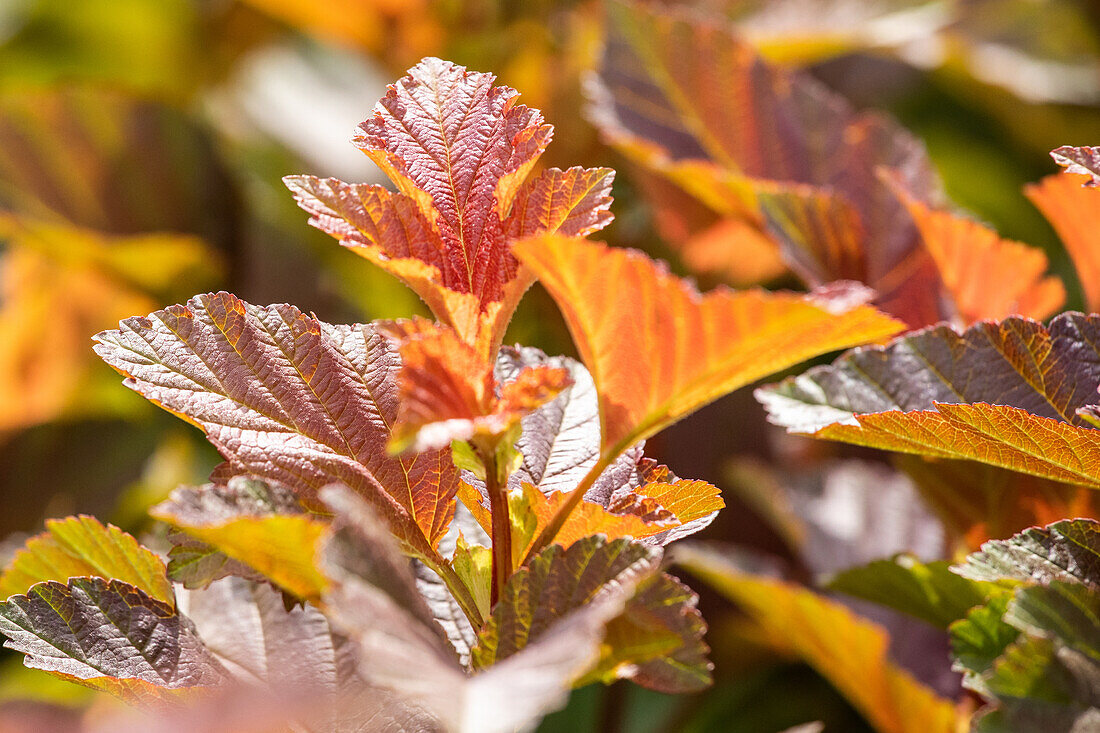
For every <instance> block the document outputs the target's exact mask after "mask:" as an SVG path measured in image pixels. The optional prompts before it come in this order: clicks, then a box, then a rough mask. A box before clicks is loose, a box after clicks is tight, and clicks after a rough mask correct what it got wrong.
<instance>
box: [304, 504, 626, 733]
mask: <svg viewBox="0 0 1100 733" xmlns="http://www.w3.org/2000/svg"><path fill="white" fill-rule="evenodd" d="M326 497H327V498H328V499H329V500H333V499H335V500H336V501H339V502H343V505H342V507H337V512H338V516H343V517H344V519H342V520H341V521H343V522H346V524H345V525H344V528H343V529H342V530H341V531H340V532H338V533H336V534H335V535H334V536H333V541H332V542H331V543H330V544H328V545H326V546H325V547H324V548H323V550H322V555H321V557H322V565H323V567H324V568H325V569H326V573H328V574H329V576H330V577H332V578H333V580H334V584H333V586H332V588H331V589H330V591H329V592H328V593H327V594H326V597H325V607H326V613H327V615H328V617H329V618H330V619H331V620H332V621H333V623H335V624H336V625H337V626H338V627H339V628H341V629H342V630H343V631H344V632H345V633H347V634H348V635H349V636H350V638H352V639H353V640H354V641H356V643H357V644H358V645H359V646H360V649H361V656H360V660H361V662H360V667H359V670H360V673H361V674H362V675H363V677H364V678H365V679H367V680H368V681H371V682H373V683H374V684H378V685H380V686H383V687H387V688H390V689H395V690H398V691H399V692H400V693H401V694H402V696H403V697H404V698H406V699H407V700H411V701H413V702H416V703H418V704H422V705H424V706H425V707H427V708H428V709H430V710H431V711H433V712H434V713H435V714H436V715H437V717H438V718H439V720H440V721H442V722H443V724H444V727H446V729H447V730H451V731H457V732H458V733H475V732H480V731H487V732H489V733H510V732H511V731H513V730H516V729H517V728H522V727H524V726H526V725H529V724H530V723H532V722H533V721H536V720H538V718H539V717H541V716H542V715H543V714H545V713H546V712H548V711H550V710H553V709H555V708H557V707H560V706H561V705H563V704H564V703H565V700H566V698H567V696H568V689H569V687H570V685H571V684H572V682H573V681H574V680H576V679H578V678H580V677H581V676H582V675H583V674H584V673H585V672H586V671H587V670H588V669H590V668H591V667H592V665H593V664H595V662H596V661H597V660H598V659H599V654H600V640H601V639H602V638H603V630H604V626H605V625H606V624H607V622H608V621H610V620H611V619H612V618H613V617H615V616H616V615H618V614H619V613H620V612H621V611H622V609H623V606H624V604H625V603H626V601H627V599H628V598H629V597H630V596H631V595H632V594H633V592H634V587H635V586H634V583H633V582H627V583H624V584H622V585H615V586H614V587H609V588H608V589H607V592H605V593H603V594H601V595H600V597H598V598H596V599H595V600H594V601H592V602H590V603H588V604H586V605H584V606H583V607H582V608H580V609H579V610H577V611H576V612H574V613H572V614H569V615H568V616H567V617H565V618H564V619H561V620H559V621H557V622H556V623H554V624H553V625H551V626H550V627H549V628H548V629H547V630H546V633H545V635H544V637H543V638H541V639H539V640H537V641H534V642H533V643H531V644H529V645H527V646H526V647H525V648H524V649H523V650H521V651H519V652H518V653H516V654H513V655H512V656H510V657H509V658H508V659H506V660H504V661H502V662H499V663H498V664H495V665H493V666H492V667H490V668H489V669H487V670H484V671H482V672H480V673H478V674H474V675H472V676H468V675H467V674H466V672H465V670H463V669H462V668H461V667H460V666H459V665H458V662H457V660H456V659H455V657H454V652H453V650H451V649H449V648H448V646H447V645H446V642H445V641H443V639H442V635H441V633H440V630H439V628H438V627H436V626H434V622H433V621H431V619H430V615H428V614H427V609H426V608H423V607H419V608H418V605H422V601H421V602H420V604H416V603H415V601H411V599H414V598H418V595H417V590H416V586H415V584H414V583H413V581H412V579H411V577H410V576H409V575H408V574H407V572H405V571H403V570H402V567H403V565H402V562H403V559H402V558H401V557H400V556H399V555H398V554H397V552H396V548H395V547H394V546H393V544H392V540H391V539H390V537H389V536H388V535H387V534H386V533H385V532H382V531H378V530H377V529H376V528H374V529H372V526H374V525H376V524H377V520H372V519H371V517H370V514H369V507H366V506H364V505H363V504H362V501H361V500H358V499H356V498H355V497H354V496H353V495H349V494H343V495H339V494H333V493H331V492H329V493H328V494H326ZM372 523H373V525H372ZM349 543H350V544H349ZM353 563H354V564H353ZM440 690H447V693H448V694H446V695H440V694H439V691H440Z"/></svg>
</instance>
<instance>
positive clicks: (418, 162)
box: [286, 58, 613, 356]
mask: <svg viewBox="0 0 1100 733" xmlns="http://www.w3.org/2000/svg"><path fill="white" fill-rule="evenodd" d="M493 81H494V77H493V76H492V75H491V74H482V73H476V72H469V71H467V70H466V69H465V68H463V67H461V66H456V65H455V64H452V63H450V62H446V61H441V60H439V59H435V58H427V59H424V60H423V61H421V62H420V63H419V64H418V65H416V66H415V67H413V68H412V69H410V70H409V73H408V75H407V76H405V77H404V78H402V79H401V80H399V81H398V82H397V83H396V84H394V85H391V86H390V88H389V91H388V92H387V94H386V96H385V97H383V99H382V100H381V101H380V102H379V103H378V105H377V106H376V107H375V110H374V115H373V116H372V117H371V118H370V119H368V120H367V121H366V122H364V123H363V124H362V125H361V126H360V127H361V128H362V132H361V134H360V135H359V136H358V137H356V139H355V143H356V144H357V145H358V146H359V147H360V148H361V149H362V150H363V151H364V152H365V153H366V154H367V155H368V156H369V157H370V158H371V160H373V161H374V162H375V163H377V164H378V166H379V167H380V168H382V170H383V171H384V172H385V173H386V175H387V176H389V177H390V179H391V180H392V181H393V182H394V184H395V185H396V186H397V189H398V192H397V193H390V192H388V191H386V190H385V189H384V188H382V187H380V186H370V185H364V184H347V183H344V182H343V181H339V180H336V179H333V178H329V179H324V180H322V179H318V178H315V177H313V176H290V177H288V178H287V179H286V183H287V185H288V186H289V187H290V189H291V190H292V191H293V192H294V195H295V198H296V199H297V200H298V203H299V205H300V206H302V208H304V209H305V210H306V211H308V212H309V213H310V214H311V216H312V218H311V219H310V223H312V224H313V225H314V226H316V227H318V228H320V229H322V230H324V231H326V232H328V233H330V234H332V235H333V236H335V237H336V238H338V239H340V240H341V241H342V242H343V243H344V244H345V245H347V246H349V247H351V248H352V249H353V250H354V251H355V252H357V253H358V254H361V255H363V256H364V257H366V258H368V259H370V260H371V261H372V262H375V263H376V264H378V265H379V266H380V267H383V268H384V269H386V270H388V271H389V272H391V273H393V274H394V275H396V276H397V277H399V278H401V279H402V280H403V281H404V282H405V283H406V284H408V285H409V287H411V288H412V289H413V290H414V291H416V293H417V294H418V295H420V297H421V298H423V299H424V301H425V302H426V303H427V304H428V306H429V307H430V308H431V309H432V311H433V313H435V315H436V317H437V318H439V319H440V321H442V322H443V323H445V324H447V325H449V326H451V327H453V328H454V329H455V330H456V331H457V332H458V333H459V335H460V336H461V337H462V338H463V339H464V340H465V341H466V342H467V343H469V344H471V345H474V346H475V347H476V348H477V350H478V351H479V353H481V354H482V355H483V356H488V355H491V354H492V353H494V351H495V347H496V346H497V345H499V343H500V339H501V337H502V336H503V333H504V327H505V326H506V325H507V322H508V320H509V318H510V317H511V314H512V311H513V310H514V308H515V305H516V302H517V301H518V299H519V296H520V295H522V293H523V291H524V290H526V289H527V287H528V286H529V285H530V284H531V278H530V276H529V275H528V274H526V273H524V272H523V271H522V270H521V268H520V267H519V263H518V262H517V261H516V259H515V257H514V256H513V255H512V253H511V251H510V243H511V241H512V240H513V239H515V238H516V237H521V236H525V235H527V234H531V233H534V232H539V231H562V232H564V233H567V234H576V235H585V234H588V233H590V232H593V231H596V230H598V229H600V228H602V227H604V226H606V225H607V223H608V222H609V221H610V220H611V216H610V214H609V213H608V212H607V209H608V206H609V205H610V203H611V199H610V196H609V195H608V194H609V192H610V187H611V180H612V177H613V174H612V172H611V171H609V170H607V169H593V170H585V169H581V168H570V169H569V170H567V171H561V170H558V169H550V170H547V171H545V172H543V173H542V174H541V175H539V176H538V177H535V178H532V179H530V180H525V179H527V178H528V175H529V174H530V173H531V170H532V168H533V167H534V165H535V162H536V161H537V159H538V157H539V156H540V155H541V154H542V151H543V150H544V149H545V147H546V145H547V144H548V143H549V141H550V137H551V134H552V130H553V128H552V127H551V126H550V125H547V124H545V123H544V122H543V119H542V115H541V114H539V112H538V111H536V110H532V109H528V108H527V107H526V106H524V105H517V104H515V97H516V92H515V90H513V89H510V88H508V87H495V86H493Z"/></svg>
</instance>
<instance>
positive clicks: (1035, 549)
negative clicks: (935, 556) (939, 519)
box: [956, 519, 1100, 588]
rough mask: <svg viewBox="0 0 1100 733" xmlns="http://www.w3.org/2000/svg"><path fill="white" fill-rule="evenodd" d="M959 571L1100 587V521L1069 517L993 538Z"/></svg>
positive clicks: (987, 577)
mask: <svg viewBox="0 0 1100 733" xmlns="http://www.w3.org/2000/svg"><path fill="white" fill-rule="evenodd" d="M956 572H958V573H959V574H960V575H963V576H964V577H967V578H971V579H973V580H984V581H996V580H1017V581H1022V582H1029V583H1047V582H1050V581H1052V580H1064V581H1073V582H1078V583H1083V584H1085V585H1089V586H1092V587H1094V588H1100V523H1097V522H1095V521H1093V520H1089V519H1076V520H1065V521H1062V522H1055V523H1054V524H1051V525H1049V526H1047V527H1033V528H1031V529H1027V530H1024V531H1023V532H1021V533H1019V534H1017V535H1015V536H1013V537H1012V538H1010V539H1007V540H990V541H989V542H986V543H985V544H984V545H982V549H981V551H980V552H975V553H973V554H971V555H970V556H969V557H967V559H966V562H965V563H964V564H962V565H960V566H959V567H957V568H956Z"/></svg>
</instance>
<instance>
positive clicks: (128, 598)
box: [0, 578, 226, 697]
mask: <svg viewBox="0 0 1100 733" xmlns="http://www.w3.org/2000/svg"><path fill="white" fill-rule="evenodd" d="M0 631H2V632H3V633H4V634H5V635H7V636H8V637H9V641H8V642H7V645H8V646H9V647H11V648H13V649H15V650H16V651H19V652H22V653H23V654H26V655H27V657H26V659H25V660H24V664H26V665H27V666H28V667H33V668H35V669H42V670H45V671H47V672H52V673H55V674H61V675H64V676H65V677H66V678H68V679H72V680H74V681H79V682H81V683H85V684H88V685H89V686H93V687H100V688H101V689H107V690H108V691H110V692H114V693H116V694H122V695H124V696H127V697H128V696H130V695H129V694H127V693H128V689H127V688H128V685H127V683H128V681H129V680H136V681H137V682H138V683H139V686H140V683H150V684H152V685H155V686H158V687H164V688H169V689H173V688H183V687H208V686H215V685H217V684H219V683H221V682H222V681H224V680H225V677H226V672H225V670H224V669H223V668H222V666H221V665H220V664H219V663H218V662H217V661H216V660H215V659H214V658H213V657H212V656H211V655H210V654H209V652H207V651H206V649H205V648H204V647H203V646H202V643H201V642H200V641H199V639H198V637H197V636H196V635H195V631H194V628H193V626H192V625H191V623H190V622H189V621H188V620H187V619H185V618H183V617H181V616H179V615H178V614H177V613H176V612H175V610H174V609H173V608H172V606H170V605H169V604H167V603H164V602H162V601H158V600H156V599H153V598H150V597H149V596H148V595H146V594H145V593H144V592H143V591H141V590H139V589H137V588H135V587H133V586H131V585H127V584H126V583H123V582H121V581H117V580H104V579H102V578H73V579H71V580H70V581H69V582H68V584H67V585H65V584H62V583H58V582H55V581H47V582H45V583H39V584H38V585H35V586H34V587H32V588H31V589H30V591H29V592H28V594H27V595H25V596H24V595H19V596H13V597H12V598H10V599H8V601H7V602H6V603H3V604H0ZM111 677H113V678H118V680H117V681H114V682H113V683H112V681H110V680H104V679H103V678H111ZM101 683H102V684H101Z"/></svg>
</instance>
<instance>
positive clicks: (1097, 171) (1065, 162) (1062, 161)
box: [1050, 145, 1100, 187]
mask: <svg viewBox="0 0 1100 733" xmlns="http://www.w3.org/2000/svg"><path fill="white" fill-rule="evenodd" d="M1050 157H1052V158H1054V162H1055V163H1057V164H1058V165H1060V166H1062V167H1063V168H1065V169H1066V173H1073V174H1081V175H1085V176H1089V177H1090V178H1089V180H1087V181H1085V183H1084V184H1082V185H1084V186H1086V187H1095V186H1100V147H1097V148H1090V147H1080V148H1075V147H1072V146H1069V145H1063V146H1062V147H1060V148H1055V149H1054V150H1052V151H1050Z"/></svg>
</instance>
